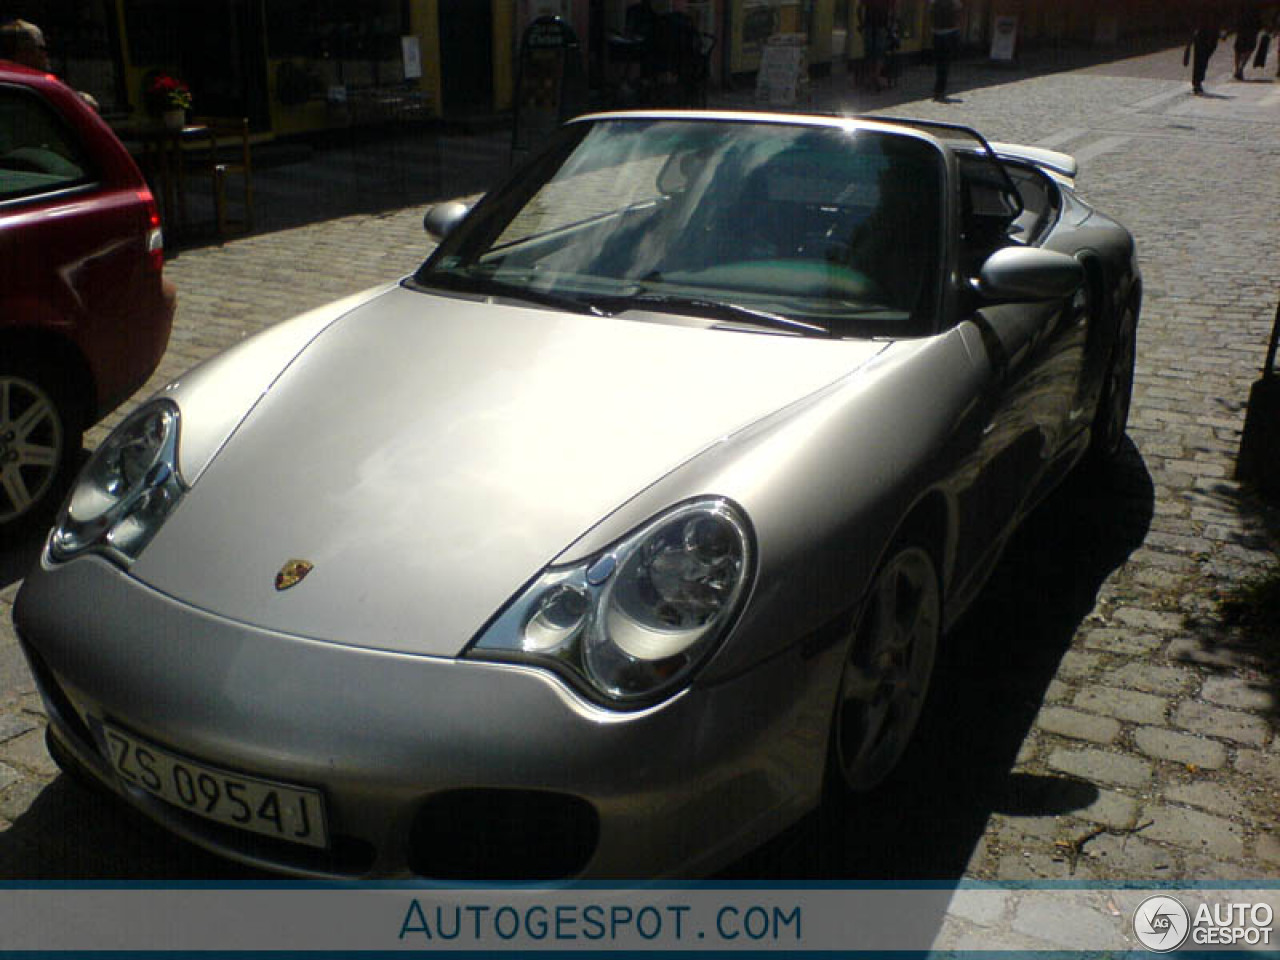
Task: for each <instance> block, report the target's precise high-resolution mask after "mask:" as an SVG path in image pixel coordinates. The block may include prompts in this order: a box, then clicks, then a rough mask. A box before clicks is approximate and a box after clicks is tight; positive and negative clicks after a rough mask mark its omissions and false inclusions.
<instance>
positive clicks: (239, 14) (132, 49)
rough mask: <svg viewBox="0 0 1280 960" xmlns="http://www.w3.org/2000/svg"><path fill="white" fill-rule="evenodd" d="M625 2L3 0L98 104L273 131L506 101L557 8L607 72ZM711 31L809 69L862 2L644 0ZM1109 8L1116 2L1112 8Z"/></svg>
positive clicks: (855, 36)
mask: <svg viewBox="0 0 1280 960" xmlns="http://www.w3.org/2000/svg"><path fill="white" fill-rule="evenodd" d="M635 2H636V0H10V2H8V3H6V4H5V13H6V15H10V16H18V17H23V18H25V19H28V20H31V21H33V22H35V23H37V24H39V25H40V26H41V27H42V28H44V30H45V32H46V34H47V36H48V40H49V43H50V48H51V55H52V57H53V65H54V69H55V70H57V71H58V72H59V73H60V74H61V75H62V76H63V77H64V78H65V79H66V80H67V81H68V82H69V83H70V84H71V85H73V86H75V87H77V88H78V89H82V90H86V91H88V92H90V93H92V94H93V95H94V96H95V97H96V98H97V100H98V101H99V103H101V104H102V105H103V109H104V112H105V113H107V114H108V115H110V116H111V117H113V118H123V119H124V120H126V121H127V120H134V121H138V120H142V119H144V118H145V111H144V108H143V103H144V96H143V91H144V89H145V86H146V82H147V80H148V79H149V77H150V76H151V75H153V74H154V73H155V72H164V73H168V74H170V75H172V76H175V77H178V78H180V79H182V80H183V81H185V82H186V83H188V84H189V85H190V87H191V90H192V94H193V97H194V101H195V103H194V107H193V109H194V112H196V113H199V114H212V115H219V116H247V117H249V118H250V121H251V124H252V127H253V129H254V130H255V131H257V132H259V133H262V134H275V135H287V134H295V133H304V132H313V131H323V130H327V129H336V128H342V127H347V126H352V125H360V124H364V123H374V122H379V121H385V120H397V119H403V118H412V117H447V116H454V115H466V116H474V115H477V114H499V113H502V112H505V111H508V110H510V109H511V106H512V103H513V99H514V95H515V86H516V84H517V82H518V78H517V76H516V73H517V63H518V56H519V43H520V37H521V36H522V34H523V32H524V29H525V28H526V27H527V26H528V24H529V23H530V22H532V21H533V20H534V19H535V18H536V17H538V16H543V15H553V16H559V17H561V18H563V19H564V20H565V21H566V22H567V23H568V24H569V25H570V26H571V27H572V28H573V29H574V31H575V32H576V34H577V36H578V37H579V39H580V43H581V51H582V56H583V60H584V66H585V67H586V68H587V71H588V75H589V76H590V78H591V80H592V85H593V87H596V86H598V85H603V83H604V82H605V81H607V79H608V77H609V71H610V69H611V64H610V63H609V50H610V45H609V42H608V39H609V37H610V35H616V34H619V33H623V32H624V31H625V29H626V22H627V10H628V8H629V7H631V6H632V5H633V3H635ZM651 2H652V5H653V8H654V9H655V10H656V11H657V12H659V13H665V12H668V11H678V12H683V13H685V14H687V15H688V17H689V18H690V20H691V21H692V23H693V24H694V25H695V26H696V27H697V29H698V30H700V31H701V32H703V33H705V34H707V35H709V36H710V37H713V38H714V40H715V45H714V50H713V53H712V56H711V76H712V82H713V84H715V83H725V82H730V81H732V80H733V79H734V78H736V77H741V76H744V75H750V74H751V73H753V72H754V71H756V70H757V69H758V67H759V64H760V58H761V53H762V50H763V48H764V44H765V42H766V41H767V40H768V39H769V37H771V36H774V35H776V34H792V35H800V36H801V37H803V40H802V41H801V42H802V43H804V44H805V47H806V50H807V62H808V66H809V69H810V70H811V71H813V72H815V73H824V72H827V71H829V70H831V69H832V68H834V67H837V66H838V65H840V64H842V63H845V62H848V61H856V60H859V59H861V58H862V57H863V55H864V42H863V34H862V31H861V29H860V24H861V23H862V17H863V3H862V0H651ZM1190 2H1191V0H1125V2H1124V3H1122V4H1116V3H1114V2H1112V0H1073V2H1072V3H1070V4H1063V3H1061V2H1060V0H965V3H964V7H963V13H962V18H963V20H962V27H963V36H964V38H965V42H966V44H967V45H968V46H969V47H970V48H971V49H975V50H981V49H983V47H984V45H986V44H989V43H990V39H991V35H992V25H993V23H994V22H995V20H996V18H997V17H1010V16H1013V17H1017V22H1018V27H1017V37H1018V43H1019V44H1021V45H1034V44H1038V43H1044V42H1063V43H1103V44H1106V43H1114V42H1118V41H1119V40H1122V39H1124V38H1126V37H1128V36H1131V35H1142V34H1152V33H1164V34H1166V35H1176V31H1178V30H1179V29H1180V28H1181V24H1182V23H1183V22H1184V21H1185V18H1186V8H1187V6H1188V4H1189V3H1190ZM1117 10H1119V11H1120V12H1117ZM895 15H896V21H897V25H898V34H899V42H900V51H901V53H902V54H903V55H906V56H910V55H912V54H916V53H918V52H920V51H922V50H927V49H928V47H929V46H930V43H931V39H930V30H929V20H928V14H927V2H926V0H896V5H895Z"/></svg>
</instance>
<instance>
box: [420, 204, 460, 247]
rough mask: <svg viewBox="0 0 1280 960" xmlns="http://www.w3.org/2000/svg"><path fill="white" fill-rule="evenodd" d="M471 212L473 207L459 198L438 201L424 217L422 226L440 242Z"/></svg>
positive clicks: (433, 238)
mask: <svg viewBox="0 0 1280 960" xmlns="http://www.w3.org/2000/svg"><path fill="white" fill-rule="evenodd" d="M470 212H471V207H469V206H468V205H467V204H465V203H462V202H461V201H458V200H452V201H450V202H449V203H437V204H436V205H435V206H434V207H432V208H431V209H430V210H428V211H427V215H426V216H425V217H423V218H422V228H423V229H424V230H426V231H427V235H428V236H429V237H431V239H432V240H435V241H437V242H439V241H441V240H443V239H444V238H445V237H446V236H447V235H448V233H449V231H450V230H452V229H453V228H454V227H456V226H457V225H458V224H459V223H460V222H461V221H462V218H463V217H465V216H466V215H467V214H468V213H470Z"/></svg>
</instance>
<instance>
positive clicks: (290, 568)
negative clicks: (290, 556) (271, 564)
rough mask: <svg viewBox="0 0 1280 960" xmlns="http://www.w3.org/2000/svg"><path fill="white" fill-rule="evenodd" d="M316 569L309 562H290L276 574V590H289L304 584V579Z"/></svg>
mask: <svg viewBox="0 0 1280 960" xmlns="http://www.w3.org/2000/svg"><path fill="white" fill-rule="evenodd" d="M314 567H315V564H314V563H311V562H310V561H309V560H290V561H289V562H288V563H286V564H285V565H284V566H283V567H281V568H280V570H279V572H278V573H276V589H277V590H288V589H289V588H290V587H296V586H297V585H298V584H299V583H301V582H302V578H303V577H305V576H306V575H307V574H308V573H310V572H311V570H312V568H314Z"/></svg>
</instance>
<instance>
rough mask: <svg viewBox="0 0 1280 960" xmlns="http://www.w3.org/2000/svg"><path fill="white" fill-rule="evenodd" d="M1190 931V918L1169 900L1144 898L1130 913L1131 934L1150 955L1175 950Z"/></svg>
mask: <svg viewBox="0 0 1280 960" xmlns="http://www.w3.org/2000/svg"><path fill="white" fill-rule="evenodd" d="M1190 931H1191V914H1189V913H1187V908H1186V907H1184V906H1183V905H1182V904H1181V903H1179V902H1178V901H1177V900H1175V899H1173V897H1166V896H1163V895H1159V896H1154V897H1147V899H1145V900H1143V901H1142V903H1140V904H1138V909H1137V910H1135V911H1134V913H1133V932H1134V935H1135V936H1136V937H1137V938H1138V941H1139V942H1140V943H1141V944H1142V945H1143V946H1144V947H1146V948H1147V949H1148V950H1151V951H1152V952H1154V953H1168V952H1169V951H1171V950H1177V949H1178V948H1179V947H1180V946H1182V944H1183V942H1184V941H1185V940H1186V939H1187V934H1188V933H1189V932H1190Z"/></svg>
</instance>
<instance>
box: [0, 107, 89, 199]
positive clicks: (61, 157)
mask: <svg viewBox="0 0 1280 960" xmlns="http://www.w3.org/2000/svg"><path fill="white" fill-rule="evenodd" d="M91 179H92V172H91V170H90V164H89V162H88V160H87V159H86V157H85V155H84V152H83V150H82V149H81V148H80V146H79V144H78V142H77V140H76V138H75V136H74V134H73V133H72V131H71V130H70V129H69V128H68V127H67V125H66V124H65V123H64V122H63V121H62V119H61V118H60V117H59V116H58V115H57V114H56V113H54V112H53V110H51V109H50V108H49V106H48V105H47V104H46V103H45V102H44V101H43V100H42V99H40V98H39V97H37V96H34V95H32V94H31V93H30V92H29V91H26V90H23V89H21V88H18V87H6V86H0V202H2V201H5V200H12V199H16V198H19V197H27V196H32V195H39V194H43V193H50V192H53V191H57V190H62V189H65V188H67V187H72V186H76V185H79V184H82V183H86V182H88V181H89V180H91Z"/></svg>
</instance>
